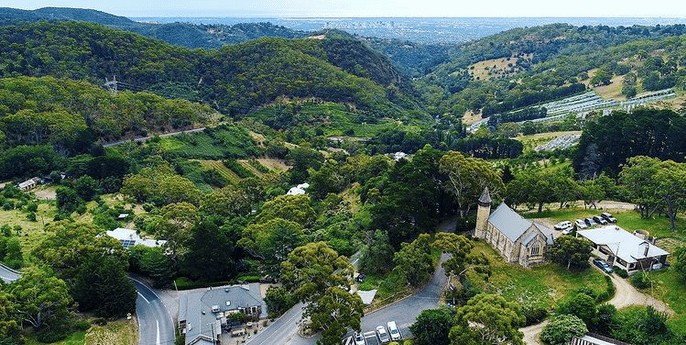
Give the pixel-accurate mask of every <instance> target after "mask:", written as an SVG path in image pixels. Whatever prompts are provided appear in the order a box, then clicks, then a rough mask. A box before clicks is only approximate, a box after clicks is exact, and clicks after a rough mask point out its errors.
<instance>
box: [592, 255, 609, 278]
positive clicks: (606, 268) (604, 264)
mask: <svg viewBox="0 0 686 345" xmlns="http://www.w3.org/2000/svg"><path fill="white" fill-rule="evenodd" d="M593 264H594V265H596V266H598V268H600V269H601V270H602V271H603V272H605V273H607V274H611V273H612V267H610V264H608V263H607V261H605V260H603V259H600V258H597V259H593Z"/></svg>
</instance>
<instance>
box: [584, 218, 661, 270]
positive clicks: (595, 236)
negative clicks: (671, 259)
mask: <svg viewBox="0 0 686 345" xmlns="http://www.w3.org/2000/svg"><path fill="white" fill-rule="evenodd" d="M577 234H579V235H580V236H583V237H584V238H587V239H588V240H589V241H591V242H593V243H595V244H597V245H606V246H607V247H608V248H610V250H611V251H612V252H613V253H614V254H615V255H616V256H617V257H618V258H620V259H622V260H624V261H626V262H630V263H631V262H636V261H637V259H643V258H646V257H657V256H662V255H669V253H668V252H667V251H665V250H664V249H662V248H660V247H658V246H656V245H654V244H650V243H648V242H646V241H645V240H644V239H642V238H639V237H636V236H634V235H633V234H631V233H630V232H628V231H626V230H624V229H622V228H620V227H618V226H616V225H608V226H605V227H602V228H598V229H590V230H580V231H577ZM646 246H647V247H648V255H647V256H646V255H644V253H645V248H646Z"/></svg>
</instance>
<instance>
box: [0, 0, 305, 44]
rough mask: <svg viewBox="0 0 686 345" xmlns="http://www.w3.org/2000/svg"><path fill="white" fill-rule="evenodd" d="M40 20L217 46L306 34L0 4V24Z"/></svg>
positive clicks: (274, 28)
mask: <svg viewBox="0 0 686 345" xmlns="http://www.w3.org/2000/svg"><path fill="white" fill-rule="evenodd" d="M41 20H76V21H83V22H90V23H95V24H101V25H105V26H108V27H110V28H113V29H119V30H125V31H129V32H133V33H136V34H139V35H143V36H147V37H150V38H156V39H159V40H161V41H165V42H167V43H170V44H174V45H178V46H181V47H187V48H219V47H221V46H223V45H225V44H228V43H241V42H246V41H249V40H252V39H256V38H260V37H283V38H300V37H305V36H307V33H306V32H301V31H295V30H291V29H288V28H285V27H283V26H277V25H273V24H270V23H240V24H236V25H196V24H189V23H168V24H156V23H141V22H136V21H133V20H131V19H128V18H126V17H120V16H115V15H112V14H109V13H105V12H100V11H96V10H89V9H82V8H60V7H44V8H39V9H37V10H33V11H26V10H18V9H13V8H0V25H11V24H18V23H20V22H35V21H41Z"/></svg>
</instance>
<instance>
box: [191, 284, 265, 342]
mask: <svg viewBox="0 0 686 345" xmlns="http://www.w3.org/2000/svg"><path fill="white" fill-rule="evenodd" d="M232 313H243V314H244V315H245V317H246V320H253V321H257V320H259V319H262V318H266V317H267V305H266V303H265V302H264V300H263V299H262V296H261V295H260V284H249V285H234V286H222V287H215V288H207V289H202V290H195V291H191V292H188V293H186V294H185V295H183V296H181V298H180V299H179V329H180V330H181V333H183V334H184V335H185V339H186V341H185V344H186V345H191V344H206V345H210V344H222V343H224V344H225V343H228V340H227V339H228V337H229V333H228V332H229V331H230V330H232V331H235V330H233V329H232V328H238V329H241V330H242V329H243V328H242V327H241V326H240V324H239V323H232V321H231V320H232V318H231V316H230V315H231V314H232ZM223 338H224V341H222V339H223Z"/></svg>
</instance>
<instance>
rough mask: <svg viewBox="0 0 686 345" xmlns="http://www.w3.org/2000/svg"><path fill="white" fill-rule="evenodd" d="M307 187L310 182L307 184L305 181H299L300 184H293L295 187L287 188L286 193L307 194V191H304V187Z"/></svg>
mask: <svg viewBox="0 0 686 345" xmlns="http://www.w3.org/2000/svg"><path fill="white" fill-rule="evenodd" d="M307 188H310V184H309V183H307V182H305V183H301V184H299V185H297V186H295V187H293V188H291V189H289V190H288V193H286V195H303V194H307V192H306V191H305V189H307Z"/></svg>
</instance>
